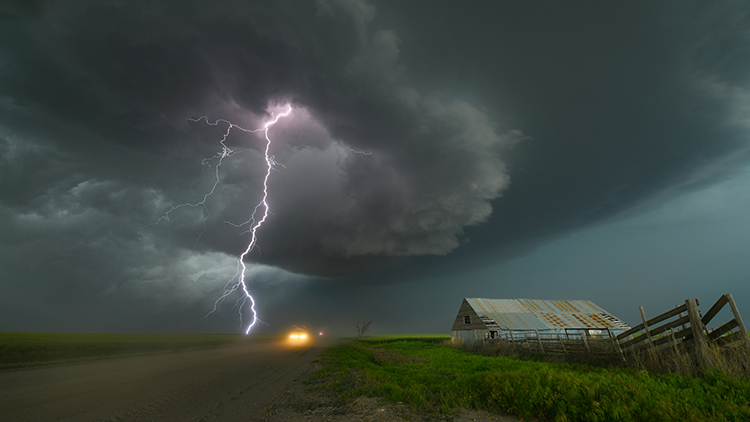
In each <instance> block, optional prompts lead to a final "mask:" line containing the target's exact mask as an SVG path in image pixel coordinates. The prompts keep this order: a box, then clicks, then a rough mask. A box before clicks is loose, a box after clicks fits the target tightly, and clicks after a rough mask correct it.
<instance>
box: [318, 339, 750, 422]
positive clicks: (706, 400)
mask: <svg viewBox="0 0 750 422" xmlns="http://www.w3.org/2000/svg"><path fill="white" fill-rule="evenodd" d="M320 363H321V364H322V365H323V367H322V368H321V370H319V371H318V372H317V373H316V375H314V376H313V378H312V379H311V381H310V382H311V383H312V384H313V385H315V386H316V387H317V388H327V389H330V390H333V391H335V392H337V393H338V394H339V397H340V399H341V400H342V401H348V400H351V399H353V398H356V397H359V396H360V395H368V396H379V397H384V398H385V399H387V400H389V401H393V402H402V403H407V404H409V405H411V406H412V408H413V409H415V410H418V411H425V412H433V413H450V412H451V409H455V408H459V407H461V408H475V409H482V410H487V411H491V412H496V413H508V414H514V415H517V416H520V417H523V418H531V417H533V418H539V419H542V420H554V421H748V420H750V380H747V379H738V378H730V377H727V376H724V375H722V374H721V373H711V374H708V375H706V376H705V377H703V378H695V377H683V376H679V375H674V374H666V375H665V374H650V373H648V372H646V371H637V370H634V369H630V368H601V367H593V366H587V365H576V364H565V363H545V362H540V361H535V360H529V359H518V358H510V357H502V356H495V357H489V356H481V355H478V354H473V353H467V352H464V351H460V350H457V349H455V348H452V347H450V346H448V345H446V344H440V342H439V340H436V339H435V338H430V339H426V341H424V340H421V339H418V338H411V339H409V338H373V339H367V340H361V341H351V342H348V343H345V344H343V345H341V346H338V347H334V348H330V349H328V350H327V351H325V352H324V353H323V354H322V355H321V358H320Z"/></svg>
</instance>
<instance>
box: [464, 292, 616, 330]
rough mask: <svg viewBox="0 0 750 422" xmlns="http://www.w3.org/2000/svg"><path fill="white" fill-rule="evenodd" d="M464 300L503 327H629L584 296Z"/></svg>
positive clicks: (522, 328)
mask: <svg viewBox="0 0 750 422" xmlns="http://www.w3.org/2000/svg"><path fill="white" fill-rule="evenodd" d="M465 301H466V302H467V303H468V304H469V305H470V306H471V307H472V308H473V309H474V311H476V313H477V314H478V315H480V316H484V317H486V318H489V319H491V320H492V321H494V322H495V324H497V326H498V327H500V328H502V329H506V330H564V329H610V330H627V329H629V328H630V327H629V326H628V325H627V324H625V323H624V322H622V321H620V320H619V319H618V318H616V317H615V316H614V315H612V314H610V313H609V312H607V311H605V310H604V309H602V308H601V307H599V306H597V305H596V304H595V303H593V302H590V301H587V300H537V299H481V298H467V299H465ZM488 325H490V324H488Z"/></svg>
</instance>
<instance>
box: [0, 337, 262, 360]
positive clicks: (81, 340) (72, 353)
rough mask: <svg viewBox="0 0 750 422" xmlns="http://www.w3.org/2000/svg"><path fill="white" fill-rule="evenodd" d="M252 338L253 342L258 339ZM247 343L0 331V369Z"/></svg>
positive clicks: (233, 339) (220, 339)
mask: <svg viewBox="0 0 750 422" xmlns="http://www.w3.org/2000/svg"><path fill="white" fill-rule="evenodd" d="M253 338H255V339H257V338H259V337H258V336H254V337H253ZM242 341H247V337H246V336H243V335H239V334H60V333H14V332H0V369H7V368H15V367H23V366H34V365H45V364H51V363H62V362H74V361H82V360H91V359H100V358H108V357H121V356H132V355H138V354H144V353H154V352H172V351H179V350H193V349H204V348H211V347H219V346H227V345H231V344H233V343H239V342H242Z"/></svg>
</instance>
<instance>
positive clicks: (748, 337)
mask: <svg viewBox="0 0 750 422" xmlns="http://www.w3.org/2000/svg"><path fill="white" fill-rule="evenodd" d="M724 296H726V298H727V300H728V301H729V306H730V307H731V308H732V313H733V314H734V320H735V321H737V325H739V328H740V335H741V336H742V338H743V340H745V345H746V346H748V347H750V334H748V333H747V328H746V327H745V323H744V322H742V317H741V316H740V310H739V309H738V308H737V304H736V303H734V298H733V297H732V294H731V293H727V294H725V295H724Z"/></svg>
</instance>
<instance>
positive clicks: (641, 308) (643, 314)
mask: <svg viewBox="0 0 750 422" xmlns="http://www.w3.org/2000/svg"><path fill="white" fill-rule="evenodd" d="M638 310H640V311H641V320H643V329H644V330H645V331H646V336H647V337H648V344H650V345H651V351H652V352H653V351H654V350H655V348H654V339H653V338H652V337H651V331H649V330H648V322H647V321H646V311H644V310H643V306H639V307H638Z"/></svg>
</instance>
